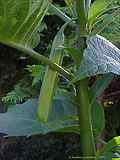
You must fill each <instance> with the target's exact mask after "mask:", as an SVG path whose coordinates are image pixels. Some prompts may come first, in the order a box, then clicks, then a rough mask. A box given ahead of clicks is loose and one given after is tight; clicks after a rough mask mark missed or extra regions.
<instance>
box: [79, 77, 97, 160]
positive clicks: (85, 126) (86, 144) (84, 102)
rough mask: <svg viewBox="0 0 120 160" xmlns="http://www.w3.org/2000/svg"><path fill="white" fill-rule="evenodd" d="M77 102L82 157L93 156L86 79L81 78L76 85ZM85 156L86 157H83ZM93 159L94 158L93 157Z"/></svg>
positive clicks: (93, 149) (93, 146) (93, 147)
mask: <svg viewBox="0 0 120 160" xmlns="http://www.w3.org/2000/svg"><path fill="white" fill-rule="evenodd" d="M77 100H78V102H79V104H80V105H79V108H78V110H79V120H80V144H81V153H82V156H83V157H84V158H83V159H88V157H95V145H94V137H93V131H92V122H91V106H90V103H89V95H88V83H87V79H84V80H81V81H80V82H79V84H78V86H77ZM85 157H86V158H85ZM93 159H95V158H93Z"/></svg>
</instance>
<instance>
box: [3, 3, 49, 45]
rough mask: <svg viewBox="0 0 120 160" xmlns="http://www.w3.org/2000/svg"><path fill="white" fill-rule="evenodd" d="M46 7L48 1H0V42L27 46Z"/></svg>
mask: <svg viewBox="0 0 120 160" xmlns="http://www.w3.org/2000/svg"><path fill="white" fill-rule="evenodd" d="M48 7H49V1H48V0H39V1H34V0H20V1H18V0H12V1H11V0H5V1H4V0H0V42H2V43H6V41H7V44H8V43H9V42H11V41H12V42H14V43H19V44H22V45H24V46H25V45H27V46H29V45H30V43H31V41H32V39H33V36H34V34H35V33H36V30H37V28H38V26H39V25H40V23H41V21H42V19H43V17H44V15H45V14H46V11H47V9H48Z"/></svg>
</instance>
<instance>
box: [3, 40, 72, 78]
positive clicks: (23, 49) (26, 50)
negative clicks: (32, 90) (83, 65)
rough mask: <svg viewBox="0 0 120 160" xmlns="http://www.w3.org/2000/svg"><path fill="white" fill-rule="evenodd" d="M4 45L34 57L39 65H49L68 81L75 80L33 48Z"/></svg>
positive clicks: (10, 43) (13, 44) (15, 44)
mask: <svg viewBox="0 0 120 160" xmlns="http://www.w3.org/2000/svg"><path fill="white" fill-rule="evenodd" d="M1 43H2V42H1ZM3 44H6V45H8V46H10V47H12V48H15V49H17V50H19V51H21V52H22V53H23V54H24V55H28V56H30V57H32V58H33V59H35V60H37V61H38V62H39V63H40V62H42V63H43V64H46V65H49V66H50V67H51V69H53V70H55V71H57V72H58V73H59V74H61V75H62V76H63V77H65V78H67V79H68V80H72V79H73V78H74V76H73V74H71V73H69V72H68V71H66V70H65V69H64V68H63V67H61V66H59V65H58V64H56V63H53V62H52V61H51V60H50V59H48V58H47V57H45V56H43V55H41V54H39V53H37V52H36V51H34V50H32V49H31V48H27V47H25V46H23V45H19V44H17V43H14V42H7V41H5V43H4V42H3Z"/></svg>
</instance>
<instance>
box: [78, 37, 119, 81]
mask: <svg viewBox="0 0 120 160" xmlns="http://www.w3.org/2000/svg"><path fill="white" fill-rule="evenodd" d="M105 73H114V74H117V75H120V50H119V49H118V48H117V47H116V46H114V45H113V44H112V43H110V42H109V41H108V40H106V39H105V38H104V37H102V36H99V35H96V36H93V37H90V38H89V39H88V41H87V48H86V49H85V52H84V58H83V61H82V62H81V65H80V67H79V69H78V72H77V74H76V77H77V80H80V79H82V78H85V77H89V76H93V75H97V74H105Z"/></svg>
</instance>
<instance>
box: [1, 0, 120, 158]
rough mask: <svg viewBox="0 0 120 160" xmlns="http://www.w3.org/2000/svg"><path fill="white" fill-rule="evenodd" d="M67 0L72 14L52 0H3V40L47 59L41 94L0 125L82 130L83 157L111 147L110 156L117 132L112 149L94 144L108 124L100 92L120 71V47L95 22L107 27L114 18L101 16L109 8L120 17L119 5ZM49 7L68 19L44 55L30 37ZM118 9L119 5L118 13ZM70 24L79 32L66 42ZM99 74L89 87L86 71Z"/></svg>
mask: <svg viewBox="0 0 120 160" xmlns="http://www.w3.org/2000/svg"><path fill="white" fill-rule="evenodd" d="M66 4H67V7H68V9H69V11H70V15H71V16H73V17H72V18H70V17H68V16H67V15H66V14H65V13H63V12H62V11H61V10H59V8H56V7H55V6H54V5H53V4H52V2H51V1H49V0H39V1H34V0H33V1H30V0H21V1H17V0H13V1H9V0H6V1H2V0H0V5H1V8H0V11H1V12H0V42H1V43H3V44H5V45H9V46H10V47H13V48H16V49H18V50H20V51H21V52H20V53H21V54H24V55H29V56H31V57H32V58H33V59H36V60H37V61H38V62H39V63H40V64H41V63H42V64H46V65H47V67H46V71H45V75H44V78H43V83H42V87H41V91H40V96H39V100H38V99H30V100H28V101H27V102H25V103H23V104H17V105H15V106H13V107H10V108H9V109H8V111H7V113H3V114H0V122H1V123H0V131H1V132H2V133H6V134H7V135H8V136H29V135H34V134H46V133H48V132H55V131H56V132H74V133H77V134H80V143H81V156H82V158H83V159H89V158H91V157H93V159H99V158H100V156H105V157H106V155H107V153H108V152H109V153H110V156H111V157H112V156H113V155H112V149H113V147H114V146H115V145H116V146H120V140H119V137H116V138H114V139H113V141H112V142H108V144H107V146H108V147H109V146H110V147H109V151H108V150H107V149H106V148H107V147H106V145H105V146H104V147H103V149H102V150H101V151H97V152H96V149H95V143H96V141H97V140H98V135H99V134H100V133H101V132H102V130H103V129H104V127H105V117H104V110H103V108H102V106H101V104H100V103H99V102H98V101H97V99H96V97H97V96H99V95H100V94H101V93H102V91H103V89H105V88H106V87H107V85H108V84H109V82H110V81H111V80H112V78H113V74H111V73H114V74H117V75H120V50H119V49H118V48H117V47H116V46H115V45H113V44H112V43H111V42H109V41H108V40H106V39H105V38H104V37H102V36H100V35H97V33H99V34H102V33H105V30H104V32H103V30H99V26H98V25H97V24H99V25H100V24H102V27H103V28H107V27H108V25H109V26H110V24H111V23H113V20H114V19H112V18H111V19H107V21H108V22H109V23H107V24H108V25H107V26H106V23H103V22H104V21H105V20H106V16H107V14H111V15H112V16H113V17H114V16H117V18H118V16H119V12H118V11H119V8H120V6H119V5H118V4H116V3H115V4H114V3H113V1H112V0H111V1H109V0H95V2H93V3H92V4H91V0H76V1H72V0H70V1H69V0H68V1H67V0H66ZM10 6H11V7H10ZM49 9H50V10H51V12H53V13H54V14H56V15H58V16H59V17H60V18H62V20H64V21H65V24H64V25H63V26H62V27H61V29H60V30H59V31H58V33H57V34H56V36H55V38H54V40H53V43H52V47H51V53H50V56H49V58H46V57H45V56H43V55H41V54H39V53H37V52H35V51H34V50H33V49H32V47H33V45H32V42H33V40H34V39H35V35H36V33H37V30H38V27H39V26H40V24H41V22H42V20H43V17H44V16H45V15H46V14H47V12H48V10H49ZM114 10H117V12H116V13H115V14H114V12H113V11H114ZM101 19H102V21H101ZM8 25H9V28H8ZM68 25H69V26H70V27H71V30H74V32H75V34H76V36H75V37H77V39H76V38H75V40H74V43H73V45H72V46H71V45H66V43H65V40H66V39H67V38H68V37H67V36H66V35H65V29H66V27H67V26H68ZM117 25H118V23H117ZM96 27H98V29H96ZM65 54H67V55H69V56H71V57H72V58H73V61H74V64H73V63H72V64H71V65H70V66H72V72H71V68H64V67H62V61H63V57H64V56H65ZM42 64H41V65H42ZM98 74H105V75H103V77H102V78H101V79H98V80H97V81H96V83H95V84H94V86H93V87H92V88H90V87H89V86H88V77H91V76H94V75H98ZM59 75H61V76H62V77H64V79H65V80H66V79H67V85H69V90H68V89H66V88H64V89H63V88H61V87H60V85H58V82H59V77H60V76H59ZM86 157H88V158H86Z"/></svg>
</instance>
